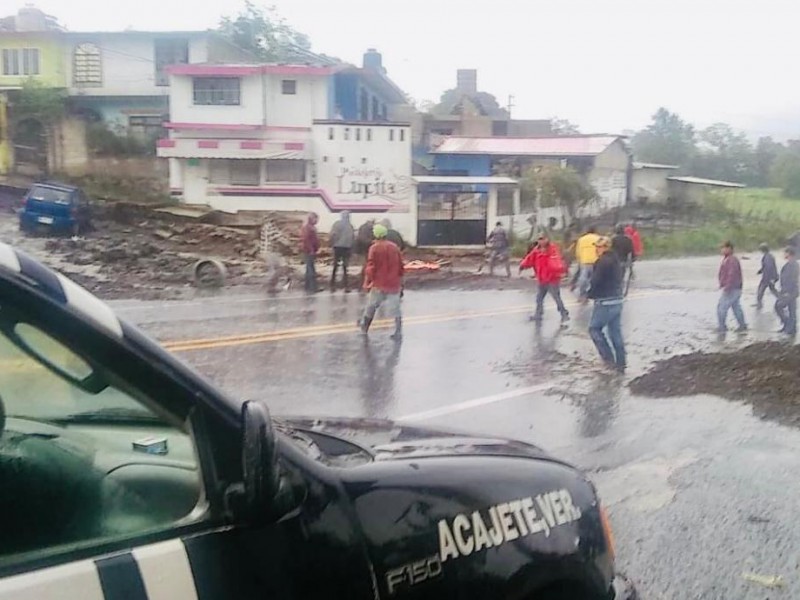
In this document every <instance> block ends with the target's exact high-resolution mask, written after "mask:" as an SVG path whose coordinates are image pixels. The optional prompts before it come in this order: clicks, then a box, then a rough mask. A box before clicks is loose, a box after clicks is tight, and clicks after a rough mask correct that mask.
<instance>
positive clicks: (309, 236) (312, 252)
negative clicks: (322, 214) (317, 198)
mask: <svg viewBox="0 0 800 600" xmlns="http://www.w3.org/2000/svg"><path fill="white" fill-rule="evenodd" d="M317 222H319V215H317V213H314V212H312V213H308V217H307V218H306V222H305V223H304V224H303V226H302V227H301V228H300V249H301V250H302V252H303V258H304V260H305V264H306V277H305V290H306V292H308V293H311V294H313V293H315V292H316V291H317V269H316V265H315V262H316V260H317V252H319V236H318V235H317Z"/></svg>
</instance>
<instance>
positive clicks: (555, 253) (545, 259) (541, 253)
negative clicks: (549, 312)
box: [519, 235, 569, 323]
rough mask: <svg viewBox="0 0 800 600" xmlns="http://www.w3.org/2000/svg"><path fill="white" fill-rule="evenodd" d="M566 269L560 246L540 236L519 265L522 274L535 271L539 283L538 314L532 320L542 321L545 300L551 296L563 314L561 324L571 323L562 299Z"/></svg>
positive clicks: (537, 294) (537, 293)
mask: <svg viewBox="0 0 800 600" xmlns="http://www.w3.org/2000/svg"><path fill="white" fill-rule="evenodd" d="M565 268H566V266H565V264H564V259H562V258H561V252H560V251H559V249H558V246H557V245H556V244H554V243H552V242H551V241H550V238H548V237H547V236H546V235H541V236H539V239H538V241H537V242H536V245H535V246H534V247H533V249H532V250H531V251H530V252H529V253H528V255H527V256H526V257H525V258H523V259H522V261H521V262H520V263H519V272H520V273H522V271H524V270H525V269H533V272H534V275H535V276H536V279H537V280H538V282H539V284H538V288H537V290H536V312H535V313H534V315H533V319H532V320H534V321H537V322H540V321H541V320H542V316H543V315H544V298H545V296H547V294H550V295H551V296H552V297H553V300H555V302H556V307H557V308H558V312H559V313H561V322H562V323H566V322H567V321H569V311H568V310H567V308H566V307H565V306H564V301H563V300H562V299H561V278H562V277H563V276H564V271H565Z"/></svg>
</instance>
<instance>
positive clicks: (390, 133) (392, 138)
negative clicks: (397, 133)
mask: <svg viewBox="0 0 800 600" xmlns="http://www.w3.org/2000/svg"><path fill="white" fill-rule="evenodd" d="M389 141H390V142H393V141H394V129H390V130H389Z"/></svg>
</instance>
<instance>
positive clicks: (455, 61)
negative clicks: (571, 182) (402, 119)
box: [0, 0, 800, 137]
mask: <svg viewBox="0 0 800 600" xmlns="http://www.w3.org/2000/svg"><path fill="white" fill-rule="evenodd" d="M241 4H242V3H240V2H237V1H228V2H224V3H223V2H217V1H214V2H211V1H209V0H205V1H203V0H195V1H191V0H135V1H130V0H125V1H121V0H69V1H65V0H38V1H37V2H36V5H37V6H39V7H40V8H42V9H43V10H45V11H46V12H48V13H50V14H52V15H54V16H56V17H58V18H59V20H60V21H61V22H62V23H63V24H64V25H66V26H67V28H69V29H71V30H74V31H79V30H119V29H125V28H127V27H132V28H135V29H154V30H164V29H169V30H177V29H206V28H209V27H214V26H215V25H216V24H217V23H218V21H219V18H220V16H221V14H223V13H224V14H230V13H235V12H236V11H237V10H238V8H239V6H241ZM264 4H274V5H275V6H277V8H278V10H279V12H280V13H281V14H282V15H284V16H285V17H286V18H287V19H288V20H289V21H290V22H291V23H292V24H293V25H294V26H295V27H296V28H297V29H299V30H300V31H303V32H305V33H307V34H308V35H309V36H310V38H311V40H312V43H313V49H314V50H316V51H319V52H325V53H327V54H331V55H335V56H338V57H340V58H342V59H345V60H348V61H350V62H359V61H360V60H361V54H362V52H363V51H364V50H365V49H366V48H369V47H375V48H377V49H378V50H380V51H381V52H382V53H383V55H384V65H385V66H386V67H387V69H388V73H389V76H390V77H391V78H392V79H394V80H395V82H396V83H397V84H398V85H400V87H402V88H403V89H404V90H405V91H406V92H408V93H409V94H410V95H411V96H412V97H413V98H415V99H419V100H422V99H430V100H436V99H438V97H439V95H440V94H441V92H442V91H443V90H445V89H447V88H451V87H454V85H455V71H456V69H458V68H476V69H478V87H479V88H480V89H481V90H484V91H487V92H491V93H493V94H495V95H496V96H497V97H498V99H499V100H500V101H501V104H505V103H506V102H507V99H508V96H509V94H511V95H513V96H514V100H513V103H514V105H515V106H514V109H513V115H514V116H515V117H518V118H546V117H551V116H559V117H562V118H566V119H569V120H570V121H573V122H574V123H577V124H578V125H579V126H580V127H581V130H582V131H584V132H601V131H603V132H618V131H622V130H625V129H636V128H639V127H641V126H643V125H644V124H646V123H647V121H648V120H649V117H650V115H651V114H652V113H653V112H655V110H656V109H657V108H658V107H659V106H666V107H667V108H669V109H671V110H673V111H676V112H678V113H679V114H680V115H681V116H683V117H684V118H686V119H688V120H690V121H692V122H694V123H696V124H697V125H699V126H706V125H709V124H711V123H713V122H715V121H726V122H729V123H731V124H733V125H734V126H736V127H738V128H742V129H746V130H747V131H748V133H750V134H751V135H753V136H757V135H765V134H773V135H778V136H779V137H787V136H800V77H798V74H797V73H798V69H797V65H796V60H797V56H798V40H797V31H798V22H800V5H799V4H797V2H796V1H795V0H548V1H546V2H545V1H544V0H491V1H480V2H479V1H478V0H460V1H455V0H405V1H404V2H396V1H395V2H390V1H388V0H267V2H265V3H264ZM793 4H794V6H793ZM21 5H22V3H16V2H14V0H0V6H2V7H3V8H4V9H5V10H3V11H2V12H3V13H4V14H10V13H13V12H15V10H16V9H17V8H19V6H21Z"/></svg>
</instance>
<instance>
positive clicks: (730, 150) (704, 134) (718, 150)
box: [692, 123, 758, 185]
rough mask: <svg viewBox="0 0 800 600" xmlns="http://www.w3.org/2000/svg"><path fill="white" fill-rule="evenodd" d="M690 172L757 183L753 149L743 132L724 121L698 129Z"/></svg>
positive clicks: (711, 177)
mask: <svg viewBox="0 0 800 600" xmlns="http://www.w3.org/2000/svg"><path fill="white" fill-rule="evenodd" d="M699 138H700V145H699V148H698V151H697V153H696V155H695V159H694V161H693V162H692V172H693V174H695V175H698V176H700V177H707V178H709V179H721V180H724V181H736V182H739V183H746V184H748V185H757V179H758V169H757V166H756V162H755V153H754V151H753V147H752V145H751V144H750V142H749V141H748V140H747V136H745V134H744V133H742V132H740V131H735V130H734V129H733V128H732V127H731V126H730V125H728V124H726V123H714V124H713V125H711V126H710V127H707V128H706V129H704V130H703V131H701V132H700V135H699Z"/></svg>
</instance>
